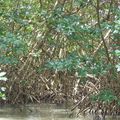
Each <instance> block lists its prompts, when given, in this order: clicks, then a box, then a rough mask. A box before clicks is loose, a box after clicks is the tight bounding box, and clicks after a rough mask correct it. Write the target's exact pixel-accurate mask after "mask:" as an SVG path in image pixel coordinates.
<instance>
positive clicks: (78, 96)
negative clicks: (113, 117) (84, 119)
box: [0, 0, 120, 112]
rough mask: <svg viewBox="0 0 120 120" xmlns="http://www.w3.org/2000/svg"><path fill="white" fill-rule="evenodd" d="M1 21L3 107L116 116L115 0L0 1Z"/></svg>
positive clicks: (118, 10)
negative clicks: (69, 108)
mask: <svg viewBox="0 0 120 120" xmlns="http://www.w3.org/2000/svg"><path fill="white" fill-rule="evenodd" d="M0 21H1V22H0V67H1V69H2V70H4V71H6V73H7V78H9V80H8V81H7V82H6V83H3V81H0V84H2V85H3V86H4V87H6V96H7V102H9V103H13V104H15V103H29V102H40V101H43V100H44V101H47V102H53V103H64V102H66V101H69V102H70V103H75V102H77V104H76V105H75V106H74V108H73V109H75V108H76V107H77V106H79V107H80V108H81V109H80V111H84V112H85V111H86V110H88V109H89V110H90V111H91V110H92V109H95V108H96V107H97V109H96V111H97V110H99V109H102V111H103V112H111V111H116V112H119V110H120V106H119V105H120V94H119V90H120V82H119V80H120V74H119V73H120V2H119V0H114V1H113V0H1V1H0ZM1 74H2V73H1ZM1 74H0V77H1V76H2V75H1ZM1 90H2V88H1V89H0V97H2V98H3V97H4V96H5V95H4V94H3V93H4V91H3V93H2V92H1ZM83 104H84V106H82V105H83ZM113 106H114V107H113ZM86 108H87V109H86Z"/></svg>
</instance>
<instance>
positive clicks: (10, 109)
mask: <svg viewBox="0 0 120 120" xmlns="http://www.w3.org/2000/svg"><path fill="white" fill-rule="evenodd" d="M75 114H76V113H74V114H72V115H71V111H70V109H66V107H65V106H56V105H54V104H41V105H26V106H10V105H8V106H1V107H0V120H93V118H92V116H90V115H89V116H86V117H83V116H79V117H75ZM108 120H111V119H108ZM112 120H113V119H112ZM117 120H120V119H117Z"/></svg>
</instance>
